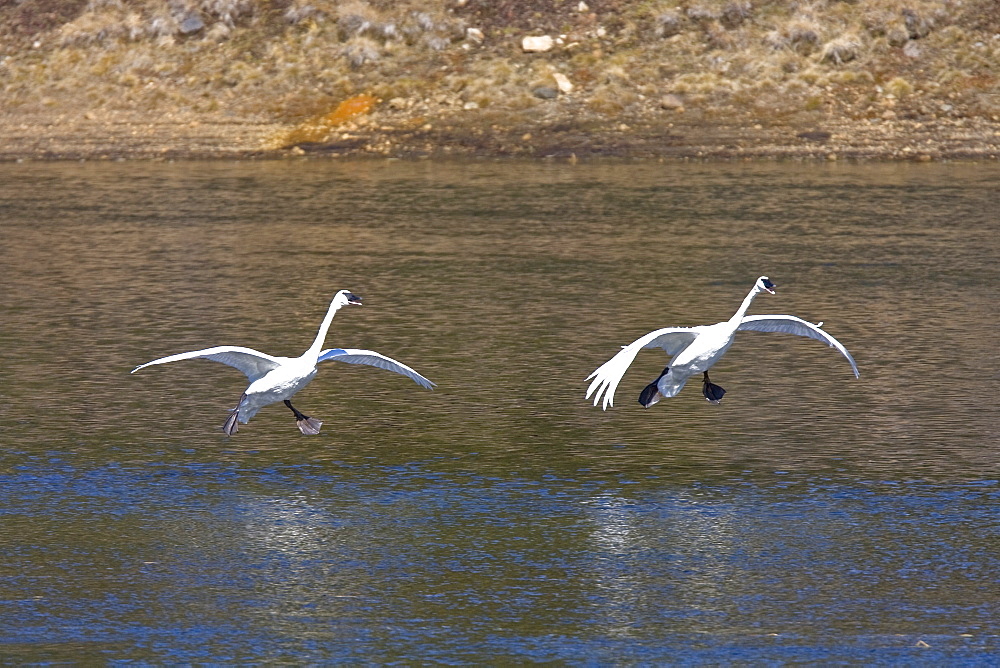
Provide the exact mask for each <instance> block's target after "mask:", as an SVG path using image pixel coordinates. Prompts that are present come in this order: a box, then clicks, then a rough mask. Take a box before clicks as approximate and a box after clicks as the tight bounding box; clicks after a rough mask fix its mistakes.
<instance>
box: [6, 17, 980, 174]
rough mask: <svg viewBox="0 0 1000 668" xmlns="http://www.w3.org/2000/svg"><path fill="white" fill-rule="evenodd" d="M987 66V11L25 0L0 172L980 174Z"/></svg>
mask: <svg viewBox="0 0 1000 668" xmlns="http://www.w3.org/2000/svg"><path fill="white" fill-rule="evenodd" d="M998 62H1000V6H998V5H996V4H995V2H993V0H969V1H968V2H964V3H958V2H952V1H950V0H942V1H937V0H914V1H913V2H908V3H900V2H898V1H897V0H872V1H871V2H866V3H856V4H855V3H848V2H826V3H824V2H820V3H812V4H803V3H783V2H766V1H765V2H760V3H756V4H751V3H749V2H738V1H731V0H725V1H723V0H718V1H717V0H710V1H706V2H701V3H695V2H689V1H683V2H670V1H666V0H665V1H664V2H659V3H652V4H650V3H633V2H626V1H624V0H601V1H596V0H595V1H594V2H590V3H587V2H579V3H555V2H544V1H542V0H530V1H529V0H505V1H504V2H500V3H483V2H478V1H477V0H451V1H447V2H438V1H432V0H407V1H405V2H395V3H384V2H379V1H377V0H371V1H370V2H362V1H357V2H351V3H346V4H344V3H333V2H318V1H317V2H312V3H306V2H303V1H300V0H288V1H285V2H276V3H258V2H254V1H253V0H214V1H212V2H207V1H198V0H184V1H181V0H177V1H175V2H171V3H166V4H163V3H156V2H146V1H145V0H137V1H136V2H134V3H128V4H126V3H123V2H117V1H111V0H107V1H102V2H83V0H77V1H70V2H53V1H50V0H33V1H32V2H25V3H17V4H14V5H5V6H3V7H0V160H3V161H11V160H44V159H49V160H60V159H62V160H79V159H107V160H115V159H184V158H261V159H263V158H285V157H295V156H328V157H339V156H343V157H384V158H400V159H419V158H444V157H463V158H468V157H474V158H494V157H496V158H502V157H534V158H555V159H567V160H574V159H577V160H583V159H591V158H600V157H616V158H628V159H712V158H720V159H740V158H761V159H821V160H835V159H859V160H868V159H871V160H921V161H929V160H997V159H1000V76H998V73H997V63H998Z"/></svg>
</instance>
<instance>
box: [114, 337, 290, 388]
mask: <svg viewBox="0 0 1000 668" xmlns="http://www.w3.org/2000/svg"><path fill="white" fill-rule="evenodd" d="M198 358H204V359H207V360H212V361H213V362H221V363H222V364H227V365H229V366H231V367H233V368H234V369H239V370H240V371H242V372H243V373H244V374H245V375H246V377H247V378H249V379H250V382H251V383H252V382H253V381H255V380H257V379H258V378H260V377H262V376H263V375H264V374H266V373H267V372H269V371H271V370H272V369H277V368H278V367H279V366H281V360H279V359H278V358H276V357H271V356H270V355H266V354H264V353H262V352H258V351H256V350H254V349H253V348H244V347H242V346H215V347H214V348H205V349H204V350H192V351H191V352H187V353H177V354H176V355H168V356H167V357H161V358H160V359H158V360H153V361H152V362H146V363H145V364H140V365H139V366H137V367H136V368H134V369H132V373H135V372H136V371H138V370H139V369H145V368H146V367H147V366H153V365H154V364H166V363H167V362H178V361H180V360H190V359H198Z"/></svg>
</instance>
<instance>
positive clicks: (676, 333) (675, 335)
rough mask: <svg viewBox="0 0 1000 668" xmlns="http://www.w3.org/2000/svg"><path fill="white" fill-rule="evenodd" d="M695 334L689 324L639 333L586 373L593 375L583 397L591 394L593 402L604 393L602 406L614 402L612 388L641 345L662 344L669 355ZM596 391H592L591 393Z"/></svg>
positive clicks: (604, 406)
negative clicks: (590, 371)
mask: <svg viewBox="0 0 1000 668" xmlns="http://www.w3.org/2000/svg"><path fill="white" fill-rule="evenodd" d="M697 337H698V332H697V331H696V330H694V329H692V328H690V327H664V328H663V329H658V330H656V331H655V332H650V333H649V334H646V335H645V336H641V337H639V338H638V339H636V340H635V341H633V342H632V343H630V344H628V345H627V346H625V347H624V348H622V349H621V350H619V351H618V354H617V355H615V356H614V357H612V358H611V359H609V360H608V361H607V362H605V363H604V364H602V365H601V366H599V367H598V368H597V370H596V371H594V373H592V374H590V375H589V376H587V378H586V380H590V379H591V378H593V379H594V380H593V382H591V383H590V387H589V388H587V397H586V398H587V399H589V398H590V395H591V394H594V405H595V406H596V405H597V402H599V401H600V400H601V395H602V394H603V395H604V405H603V407H602V408H603V409H604V410H608V406H614V405H615V389H617V388H618V383H619V382H621V379H622V376H624V375H625V371H626V370H627V369H628V368H629V365H631V364H632V360H634V359H635V356H636V355H638V354H639V350H641V349H642V348H663V349H664V350H665V351H667V354H668V355H670V356H671V357H673V356H674V355H676V354H677V353H679V352H680V351H682V350H684V349H685V348H687V347H688V346H689V345H691V342H692V341H694V340H695V339H696V338H697ZM595 392H596V394H595Z"/></svg>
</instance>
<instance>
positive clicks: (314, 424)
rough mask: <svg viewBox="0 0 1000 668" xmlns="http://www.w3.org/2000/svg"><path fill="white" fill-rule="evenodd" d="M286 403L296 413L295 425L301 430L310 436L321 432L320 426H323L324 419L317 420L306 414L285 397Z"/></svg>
mask: <svg viewBox="0 0 1000 668" xmlns="http://www.w3.org/2000/svg"><path fill="white" fill-rule="evenodd" d="M285 405H286V406H288V407H289V408H290V409H292V413H293V414H294V415H295V426H296V427H298V428H299V431H301V432H302V433H303V434H306V435H308V436H315V435H316V434H318V433H319V430H320V427H322V426H323V421H322V420H317V419H316V418H311V417H309V416H308V415H306V414H304V413H303V412H302V411H300V410H299V409H298V408H296V407H295V406H293V405H292V402H291V401H289V400H288V399H285Z"/></svg>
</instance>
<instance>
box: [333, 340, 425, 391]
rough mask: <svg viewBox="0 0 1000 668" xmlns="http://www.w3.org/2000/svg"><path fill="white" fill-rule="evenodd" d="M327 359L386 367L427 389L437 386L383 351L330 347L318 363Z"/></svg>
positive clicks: (380, 367) (387, 369)
mask: <svg viewBox="0 0 1000 668" xmlns="http://www.w3.org/2000/svg"><path fill="white" fill-rule="evenodd" d="M327 360H334V361H336V362H347V363H348V364H367V365H368V366H375V367H378V368H379V369H385V370H386V371H392V372H393V373H398V374H400V375H403V376H406V377H407V378H409V379H410V380H412V381H413V382H414V383H416V384H417V385H420V386H421V387H426V388H427V389H431V388H432V387H434V386H435V383H432V382H431V381H429V380H427V379H426V378H424V377H423V376H421V375H420V374H419V373H417V372H416V371H414V370H413V369H411V368H410V367H408V366H406V365H405V364H403V363H402V362H397V361H396V360H394V359H392V358H391V357H386V356H385V355H383V354H382V353H377V352H375V351H374V350H361V349H359V348H329V349H327V350H324V351H323V352H321V353H320V354H319V360H317V364H318V363H319V362H326V361H327Z"/></svg>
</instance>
